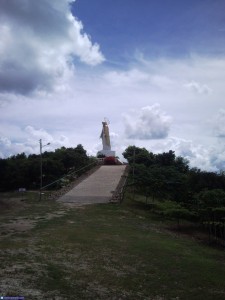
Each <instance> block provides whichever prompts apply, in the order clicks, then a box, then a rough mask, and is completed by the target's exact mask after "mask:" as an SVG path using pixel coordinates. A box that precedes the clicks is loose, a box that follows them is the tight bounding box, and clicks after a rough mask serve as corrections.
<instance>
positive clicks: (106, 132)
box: [100, 121, 111, 150]
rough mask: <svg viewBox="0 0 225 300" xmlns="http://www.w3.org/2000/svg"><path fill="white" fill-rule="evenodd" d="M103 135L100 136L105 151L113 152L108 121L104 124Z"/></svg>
mask: <svg viewBox="0 0 225 300" xmlns="http://www.w3.org/2000/svg"><path fill="white" fill-rule="evenodd" d="M102 125H103V127H102V133H101V135H100V138H101V139H102V146H103V150H111V145H110V137H109V126H108V123H107V121H103V122H102Z"/></svg>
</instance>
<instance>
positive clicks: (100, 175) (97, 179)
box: [58, 165, 126, 205]
mask: <svg viewBox="0 0 225 300" xmlns="http://www.w3.org/2000/svg"><path fill="white" fill-rule="evenodd" d="M125 168H126V166H125V165H118V166H101V167H100V168H99V169H98V170H97V171H96V172H94V173H93V174H91V175H90V176H89V177H87V178H86V179H84V180H83V181H82V182H81V183H79V184H78V185H77V186H75V187H74V188H73V189H72V190H71V191H69V192H68V193H67V194H65V195H64V196H62V197H61V198H59V200H58V201H60V202H65V203H74V204H78V205H84V204H94V203H106V202H108V201H109V200H110V199H111V197H112V192H113V191H115V189H116V187H117V185H118V183H119V181H120V179H121V176H122V175H123V173H124V171H125Z"/></svg>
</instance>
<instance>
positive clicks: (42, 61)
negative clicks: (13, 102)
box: [0, 0, 104, 94]
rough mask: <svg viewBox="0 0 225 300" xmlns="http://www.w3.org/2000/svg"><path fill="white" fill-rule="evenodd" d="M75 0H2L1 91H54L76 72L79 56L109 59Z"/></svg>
mask: <svg viewBox="0 0 225 300" xmlns="http://www.w3.org/2000/svg"><path fill="white" fill-rule="evenodd" d="M71 2H73V1H72V0H71V1H69V0H55V1H51V0H42V1H32V0H21V1H1V2H0V17H1V25H0V35H1V41H0V55H1V56H0V91H1V92H13V93H20V94H27V93H31V92H33V91H36V90H51V89H52V88H54V86H55V84H57V83H58V81H57V80H58V79H62V78H63V77H64V76H67V77H68V76H69V75H71V76H72V74H73V58H74V57H78V58H79V59H80V60H81V61H82V62H85V63H87V64H89V65H97V64H99V63H101V62H103V61H104V56H103V55H102V53H101V52H100V50H99V45H98V44H93V43H92V42H91V39H90V37H89V36H88V35H87V34H86V33H84V32H83V25H82V23H81V22H80V21H79V20H77V19H76V18H75V17H74V16H73V15H72V14H71V12H70V7H69V4H70V3H71Z"/></svg>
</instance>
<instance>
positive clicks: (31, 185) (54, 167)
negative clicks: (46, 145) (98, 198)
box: [0, 144, 96, 191]
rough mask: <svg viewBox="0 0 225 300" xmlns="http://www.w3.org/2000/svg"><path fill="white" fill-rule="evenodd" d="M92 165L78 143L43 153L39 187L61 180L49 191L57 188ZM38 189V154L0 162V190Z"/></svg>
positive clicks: (23, 155) (91, 159)
mask: <svg viewBox="0 0 225 300" xmlns="http://www.w3.org/2000/svg"><path fill="white" fill-rule="evenodd" d="M95 162H96V159H95V158H94V157H90V156H88V155H87V152H86V150H85V149H84V148H83V146H82V145H81V144H79V145H77V147H75V148H65V147H61V148H60V149H56V150H55V151H54V152H47V151H46V152H44V153H43V154H42V165H43V167H42V171H43V178H42V179H43V180H42V181H43V182H42V186H45V185H48V184H50V183H52V182H54V181H56V180H58V179H60V178H62V179H61V180H59V181H57V183H56V184H55V185H51V188H53V189H58V188H61V187H62V186H64V185H66V184H68V183H69V182H70V181H73V180H74V178H75V177H76V176H79V175H81V174H82V172H83V171H82V170H83V169H82V168H83V167H84V166H88V165H91V166H93V164H94V163H95ZM79 170H81V171H79ZM77 171H78V172H77ZM84 171H87V169H85V170H84ZM39 187H40V155H37V154H31V155H28V156H27V155H26V154H25V153H21V154H17V155H13V156H11V157H8V158H5V159H0V191H13V190H17V189H19V188H26V189H29V190H30V189H32V190H36V189H39Z"/></svg>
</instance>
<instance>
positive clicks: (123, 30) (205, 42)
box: [72, 0, 225, 63]
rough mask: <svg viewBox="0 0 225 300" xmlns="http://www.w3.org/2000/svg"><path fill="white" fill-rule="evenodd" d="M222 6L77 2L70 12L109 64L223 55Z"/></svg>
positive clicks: (162, 0) (200, 0)
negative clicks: (136, 55) (135, 56)
mask: <svg viewBox="0 0 225 300" xmlns="http://www.w3.org/2000/svg"><path fill="white" fill-rule="evenodd" d="M224 11H225V2H224V1H215V0H211V1H210V0H197V1H196V0H195V1H194V0H192V1H180V0H158V1H153V0H140V1H137V0H123V1H121V0H116V1H109V0H106V1H105V0H94V1H88V0H77V1H76V2H75V3H74V4H73V6H72V12H73V13H74V14H75V15H76V16H77V17H78V18H79V19H80V20H82V22H83V24H84V26H85V30H86V31H87V32H88V33H89V34H90V36H92V37H94V38H95V40H96V41H98V43H99V44H100V45H101V49H102V51H103V53H104V54H105V56H106V58H107V59H108V60H109V61H110V60H112V61H117V62H120V63H121V62H123V61H124V60H125V61H126V62H127V63H129V59H130V57H132V56H133V54H134V53H135V51H140V52H142V53H143V54H144V55H146V56H147V57H160V56H172V57H177V56H178V57H180V56H181V57H182V56H188V55H190V54H191V53H192V52H198V53H201V54H209V55H212V54H214V53H216V54H218V55H219V54H223V50H224V49H223V46H224V32H225V27H224V26H225V25H224V23H225V16H224Z"/></svg>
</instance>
